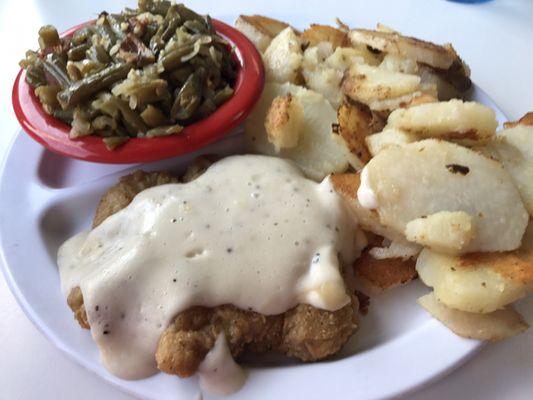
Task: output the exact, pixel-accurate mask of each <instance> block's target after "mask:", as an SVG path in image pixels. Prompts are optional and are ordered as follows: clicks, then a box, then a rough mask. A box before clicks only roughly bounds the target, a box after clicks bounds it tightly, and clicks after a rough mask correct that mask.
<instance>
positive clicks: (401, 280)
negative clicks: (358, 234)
mask: <svg viewBox="0 0 533 400" xmlns="http://www.w3.org/2000/svg"><path fill="white" fill-rule="evenodd" d="M354 272H355V277H356V279H357V280H358V282H359V283H360V284H361V288H362V290H363V291H364V293H366V294H368V295H377V294H379V293H381V292H383V291H384V290H386V289H391V288H393V287H396V286H399V285H402V284H405V283H407V282H410V281H412V280H413V279H415V278H416V277H417V273H416V269H415V261H413V260H412V259H410V258H408V259H404V258H387V259H376V258H374V257H373V256H372V255H371V254H370V252H369V251H364V252H363V254H362V255H361V257H359V258H358V259H357V260H356V261H355V264H354Z"/></svg>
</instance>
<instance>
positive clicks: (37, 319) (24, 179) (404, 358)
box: [0, 89, 505, 400]
mask: <svg viewBox="0 0 533 400" xmlns="http://www.w3.org/2000/svg"><path fill="white" fill-rule="evenodd" d="M472 97H473V99H475V100H478V101H480V102H482V103H485V104H487V105H489V106H491V107H493V108H494V109H496V110H497V107H496V106H495V104H494V103H493V102H492V101H491V100H490V99H489V98H488V97H487V96H486V95H485V94H484V93H483V92H482V91H481V90H479V89H476V90H475V91H474V92H473V95H472ZM497 116H498V120H499V121H500V122H502V121H504V120H505V117H504V116H503V114H502V113H501V112H499V111H498V112H497ZM241 139H242V135H240V134H239V132H237V133H236V134H235V135H233V136H231V137H228V138H226V139H224V140H223V141H221V142H219V143H216V144H215V145H213V146H210V147H209V148H206V149H204V150H202V151H201V152H198V153H196V154H195V155H197V154H200V153H219V154H230V153H232V152H236V151H239V149H240V148H241V145H242V140H241ZM195 155H189V156H187V157H183V158H179V159H171V160H166V161H162V162H157V163H151V164H145V165H143V166H142V168H143V169H145V170H158V169H170V170H173V171H176V172H179V171H182V170H183V168H184V166H186V165H187V164H188V163H189V162H190V161H191V159H192V158H193V157H194V156H195ZM132 169H135V166H123V165H122V166H120V165H119V166H116V165H114V166H113V165H102V164H92V163H85V162H81V161H75V160H70V159H66V158H63V157H60V156H57V155H55V154H53V153H50V152H48V151H46V150H43V148H42V147H40V146H39V145H38V144H36V143H35V142H33V141H32V140H31V139H29V138H28V137H27V136H26V135H25V134H24V133H22V132H21V133H20V134H19V135H18V136H17V138H16V140H15V141H14V143H13V145H12V147H11V149H10V150H9V153H8V156H7V157H6V161H5V164H4V166H3V170H2V172H1V175H0V193H1V207H0V250H1V252H0V255H1V256H2V259H3V260H2V261H3V262H2V266H3V272H4V274H5V277H6V280H7V282H8V284H9V286H10V288H11V290H12V292H13V293H14V295H15V297H16V298H17V300H18V302H19V303H20V305H21V307H22V308H23V309H24V311H25V313H26V314H27V316H28V318H29V319H30V320H31V321H32V322H33V323H34V324H35V325H36V326H37V328H39V329H40V330H41V332H42V333H43V334H44V335H45V336H46V337H47V338H48V339H49V340H50V341H51V342H52V343H54V344H55V345H56V346H57V347H58V348H59V349H60V350H61V351H63V352H64V353H66V354H67V355H68V356H70V357H71V358H72V359H74V360H75V361H77V362H78V363H79V364H81V365H83V366H84V367H86V368H87V369H89V370H90V371H92V372H94V373H96V374H98V375H100V376H101V377H102V378H103V379H105V380H107V381H108V382H111V383H112V384H114V385H116V386H118V387H119V388H121V389H122V390H124V391H126V392H129V393H131V394H133V395H136V396H138V397H141V398H146V399H154V400H156V399H157V400H166V399H193V398H195V397H196V396H197V395H198V393H199V391H198V386H197V381H196V378H191V379H186V380H182V379H178V378H176V377H172V376H167V375H164V374H158V375H155V376H153V377H151V378H149V379H144V380H139V381H124V380H121V379H118V378H116V377H114V376H112V375H110V374H109V373H107V371H105V370H104V369H103V367H102V366H101V365H100V363H99V360H98V352H97V348H96V346H95V345H94V343H93V342H92V340H91V336H90V334H89V332H88V331H86V330H82V329H80V327H79V326H78V324H77V323H76V322H75V321H74V319H73V317H72V313H71V311H70V310H69V308H68V307H67V305H66V301H65V299H64V298H63V296H62V294H61V291H60V286H59V276H58V271H57V267H56V263H55V258H56V251H57V248H58V246H59V244H60V243H61V242H62V241H63V240H65V239H66V238H67V237H69V236H71V235H72V234H74V233H75V232H78V231H80V230H82V229H86V228H87V227H89V226H90V221H91V218H92V215H93V214H94V210H95V208H96V205H97V203H98V199H99V198H100V196H101V195H102V193H103V192H104V191H105V190H106V188H107V187H109V186H111V185H112V184H114V183H115V182H116V180H117V178H118V177H119V176H121V175H124V174H126V173H127V172H128V171H130V170H132ZM425 292H427V289H426V288H424V287H423V286H422V285H421V284H420V283H419V282H414V283H413V284H410V285H407V286H404V287H401V288H397V289H393V290H390V291H388V292H387V293H385V294H383V295H381V296H379V297H376V298H373V299H372V300H371V306H370V312H369V314H368V315H367V316H364V317H362V320H361V329H360V330H359V332H358V333H357V334H356V335H355V336H354V337H353V339H352V340H351V341H350V342H349V343H348V344H347V346H345V348H344V349H343V350H342V352H341V354H339V355H338V356H337V357H336V358H335V359H334V360H330V361H324V362H320V363H315V364H297V363H295V362H290V361H287V360H280V359H268V360H266V361H265V362H264V363H257V362H255V363H254V364H253V365H250V366H249V369H248V371H249V375H250V376H249V379H248V382H247V384H246V385H245V387H244V388H243V389H242V390H241V391H240V392H238V393H236V394H235V395H234V396H232V399H235V400H237V399H252V398H253V399H256V400H259V399H273V398H275V399H294V398H305V399H308V400H312V399H324V398H328V397H331V398H345V397H346V396H347V395H349V397H350V398H357V399H378V398H389V397H393V396H398V395H400V394H404V393H406V392H408V391H412V390H415V389H417V388H419V387H420V386H421V385H423V384H426V383H428V382H429V381H431V380H434V379H436V378H438V377H440V376H442V375H443V374H444V373H446V372H448V371H450V370H451V369H452V368H453V367H456V366H458V365H459V364H460V363H461V362H463V361H464V360H465V359H466V358H467V357H468V356H469V355H471V354H473V352H474V351H475V350H476V349H478V348H479V347H480V343H479V342H476V341H472V340H466V339H462V338H460V337H458V336H455V335H454V334H453V333H451V332H450V331H449V330H447V329H446V328H444V327H443V326H442V325H441V324H440V323H439V322H437V321H436V320H434V319H432V318H431V317H430V316H429V315H428V314H427V313H426V312H425V311H424V310H422V308H420V307H419V306H418V305H417V304H416V302H415V300H416V298H418V297H419V296H420V295H421V294H423V293H425Z"/></svg>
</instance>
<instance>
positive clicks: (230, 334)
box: [67, 157, 359, 377]
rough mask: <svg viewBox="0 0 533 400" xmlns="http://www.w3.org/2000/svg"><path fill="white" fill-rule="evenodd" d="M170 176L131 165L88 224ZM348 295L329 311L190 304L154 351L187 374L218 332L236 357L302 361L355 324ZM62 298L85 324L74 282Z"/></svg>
mask: <svg viewBox="0 0 533 400" xmlns="http://www.w3.org/2000/svg"><path fill="white" fill-rule="evenodd" d="M213 160H214V159H213V158H212V157H208V158H206V157H202V158H201V159H199V160H197V161H196V162H195V163H193V164H192V165H191V166H190V168H189V169H188V170H187V172H186V173H185V174H184V176H183V177H182V179H181V180H182V181H191V180H193V179H195V178H196V177H198V176H199V175H201V174H202V173H203V172H204V171H205V169H207V167H208V166H209V164H210V163H211V162H212V161H213ZM175 182H178V179H177V178H176V177H174V176H172V175H171V174H169V173H167V172H144V171H135V172H134V173H132V174H130V175H127V176H124V177H122V178H121V179H120V181H119V183H118V184H116V185H115V186H113V187H111V188H110V189H109V190H108V191H107V192H106V193H105V194H104V196H103V197H102V199H101V201H100V203H99V205H98V208H97V210H96V214H95V217H94V220H93V227H96V226H98V225H99V224H101V223H102V221H104V220H105V219H106V218H107V217H109V216H110V215H112V214H114V213H116V212H118V211H120V210H121V209H123V208H124V207H126V206H127V205H128V204H129V203H130V202H131V201H132V200H133V198H134V197H135V195H136V194H137V193H139V192H141V191H142V190H144V189H147V188H150V187H153V186H157V185H162V184H167V183H175ZM350 298H351V301H350V303H349V304H347V305H346V306H344V307H342V308H341V309H339V310H337V311H334V312H330V311H326V310H322V309H318V308H315V307H313V306H310V305H306V304H300V305H298V306H296V307H294V308H292V309H291V310H288V311H287V312H285V313H283V314H279V315H263V314H260V313H257V312H253V311H246V310H241V309H239V308H237V307H235V306H232V305H221V306H218V307H213V308H208V307H192V308H190V309H188V310H186V311H184V312H182V313H180V314H178V315H177V316H176V317H175V318H174V320H173V321H172V323H171V324H170V326H168V327H167V328H166V329H165V331H164V332H163V334H162V335H161V337H160V340H159V343H158V346H157V351H156V354H155V358H156V361H157V366H158V368H159V369H160V370H161V371H163V372H166V373H169V374H174V375H179V376H180V377H188V376H191V375H193V374H194V373H195V372H196V370H197V369H198V366H199V365H200V363H201V362H202V360H203V359H204V357H205V356H206V354H207V353H208V352H209V350H210V349H211V348H212V347H213V346H214V344H215V341H216V339H217V336H218V335H219V334H220V333H221V332H223V333H224V334H225V337H226V340H227V343H228V347H229V349H230V351H231V354H232V356H233V357H234V358H236V359H238V358H239V356H241V355H243V354H244V353H264V352H268V351H274V352H279V353H281V354H285V355H288V356H291V357H295V358H298V359H300V360H302V361H316V360H320V359H323V358H326V357H328V356H331V355H333V354H335V353H336V352H338V351H339V350H340V348H341V347H342V346H343V345H344V344H345V343H346V341H347V340H348V339H349V338H350V337H351V336H352V335H353V334H354V333H355V331H356V330H357V327H358V325H357V311H358V308H359V302H358V300H357V298H356V297H355V296H350ZM67 302H68V305H69V307H70V308H71V309H72V311H73V312H74V317H75V319H76V320H77V321H78V322H79V324H80V326H81V327H82V328H85V329H89V328H90V326H89V323H88V320H87V314H86V312H85V307H84V304H83V295H82V293H81V290H80V288H79V287H76V288H74V289H73V290H72V291H71V293H70V295H69V296H68V300H67Z"/></svg>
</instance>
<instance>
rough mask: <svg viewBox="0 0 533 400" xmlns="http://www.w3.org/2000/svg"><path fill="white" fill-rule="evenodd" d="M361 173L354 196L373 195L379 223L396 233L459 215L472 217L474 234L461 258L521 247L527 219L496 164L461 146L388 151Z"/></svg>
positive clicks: (429, 142) (418, 145) (428, 143)
mask: <svg viewBox="0 0 533 400" xmlns="http://www.w3.org/2000/svg"><path fill="white" fill-rule="evenodd" d="M365 171H366V172H365ZM362 173H363V174H366V176H367V178H368V179H367V182H366V187H364V188H360V189H359V190H358V191H361V190H362V189H364V190H370V191H372V192H373V193H374V196H375V198H376V201H377V205H376V206H375V207H374V208H376V210H375V211H377V213H378V215H379V220H380V222H381V224H382V225H384V226H387V227H388V228H390V229H392V230H396V231H397V232H398V233H402V234H403V233H404V232H405V228H406V226H407V224H408V223H409V222H410V221H412V220H414V219H416V218H420V217H423V216H428V215H431V214H434V213H437V212H439V211H464V212H466V213H468V214H469V215H471V216H472V220H473V224H474V226H475V227H476V235H475V237H474V238H473V239H472V240H471V241H470V243H469V244H468V245H466V246H464V248H463V249H462V250H461V252H462V253H468V252H475V251H507V250H514V249H516V248H518V247H519V246H520V243H521V240H522V235H523V234H524V231H525V229H526V226H527V223H528V219H529V216H528V213H527V211H526V210H525V208H524V205H523V203H522V200H521V198H520V194H519V193H518V190H517V189H516V187H515V186H514V184H513V182H512V180H511V177H510V176H509V174H508V173H507V172H506V171H505V170H504V169H503V167H502V165H501V164H500V163H499V162H497V161H494V160H490V159H488V158H486V157H484V156H483V155H481V154H479V153H477V152H475V151H473V150H470V149H468V148H466V147H462V146H458V145H456V144H453V143H449V142H444V141H438V140H434V139H426V140H423V141H420V142H415V143H409V144H406V145H403V146H392V147H387V148H386V149H384V150H382V151H380V152H379V153H378V154H377V155H376V156H375V157H374V158H372V160H370V162H369V163H368V164H367V165H366V166H365V168H364V170H363V172H362ZM362 186H363V185H362ZM383 236H386V235H383ZM443 240H445V239H444V238H443Z"/></svg>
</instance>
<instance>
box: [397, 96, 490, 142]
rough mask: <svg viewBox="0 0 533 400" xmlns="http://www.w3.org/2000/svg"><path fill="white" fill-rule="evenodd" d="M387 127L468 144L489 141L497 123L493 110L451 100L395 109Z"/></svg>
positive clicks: (478, 104)
mask: <svg viewBox="0 0 533 400" xmlns="http://www.w3.org/2000/svg"><path fill="white" fill-rule="evenodd" d="M387 127H390V128H396V129H400V130H402V131H404V132H408V133H412V134H414V135H416V136H418V137H420V138H430V137H431V138H438V139H444V140H450V141H455V142H459V143H461V144H466V145H468V144H479V143H487V142H488V141H490V140H491V138H492V137H494V134H495V132H496V128H497V127H498V122H497V121H496V114H495V113H494V111H493V110H492V109H491V108H489V107H487V106H485V105H483V104H480V103H475V102H463V101H462V100H457V99H452V100H449V101H447V102H438V103H429V104H420V105H417V106H413V107H409V108H406V109H398V110H395V111H393V112H392V113H391V114H390V115H389V119H388V121H387Z"/></svg>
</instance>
